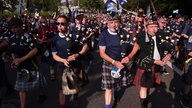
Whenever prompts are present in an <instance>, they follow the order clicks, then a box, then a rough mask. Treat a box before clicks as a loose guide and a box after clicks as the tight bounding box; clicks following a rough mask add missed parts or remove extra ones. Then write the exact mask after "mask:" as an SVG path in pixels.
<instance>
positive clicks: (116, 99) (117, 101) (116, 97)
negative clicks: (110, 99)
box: [114, 96, 120, 104]
mask: <svg viewBox="0 0 192 108" xmlns="http://www.w3.org/2000/svg"><path fill="white" fill-rule="evenodd" d="M119 102H120V98H119V96H114V103H116V104H117V103H119Z"/></svg>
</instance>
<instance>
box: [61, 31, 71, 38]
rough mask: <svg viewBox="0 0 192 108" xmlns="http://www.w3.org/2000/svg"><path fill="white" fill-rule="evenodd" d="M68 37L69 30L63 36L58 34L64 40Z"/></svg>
mask: <svg viewBox="0 0 192 108" xmlns="http://www.w3.org/2000/svg"><path fill="white" fill-rule="evenodd" d="M68 35H69V30H68V32H67V33H65V34H63V33H61V32H59V36H60V37H61V38H65V37H67V36H68Z"/></svg>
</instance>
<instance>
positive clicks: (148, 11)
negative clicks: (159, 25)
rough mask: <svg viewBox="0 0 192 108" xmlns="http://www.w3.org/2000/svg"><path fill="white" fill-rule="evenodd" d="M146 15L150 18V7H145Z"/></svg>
mask: <svg viewBox="0 0 192 108" xmlns="http://www.w3.org/2000/svg"><path fill="white" fill-rule="evenodd" d="M146 15H147V16H148V18H149V17H150V15H151V5H148V6H147V13H146Z"/></svg>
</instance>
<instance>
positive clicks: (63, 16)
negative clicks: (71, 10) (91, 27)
mask: <svg viewBox="0 0 192 108" xmlns="http://www.w3.org/2000/svg"><path fill="white" fill-rule="evenodd" d="M58 18H64V19H65V20H66V21H67V23H69V22H70V19H69V18H68V17H67V16H66V15H59V16H58ZM58 18H57V19H58Z"/></svg>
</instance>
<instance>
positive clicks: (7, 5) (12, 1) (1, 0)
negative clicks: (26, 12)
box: [0, 0, 19, 16]
mask: <svg viewBox="0 0 192 108" xmlns="http://www.w3.org/2000/svg"><path fill="white" fill-rule="evenodd" d="M18 4H19V2H18V1H17V0H0V11H1V15H2V16H3V13H4V10H8V11H11V12H13V11H14V10H15V9H16V5H18Z"/></svg>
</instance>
